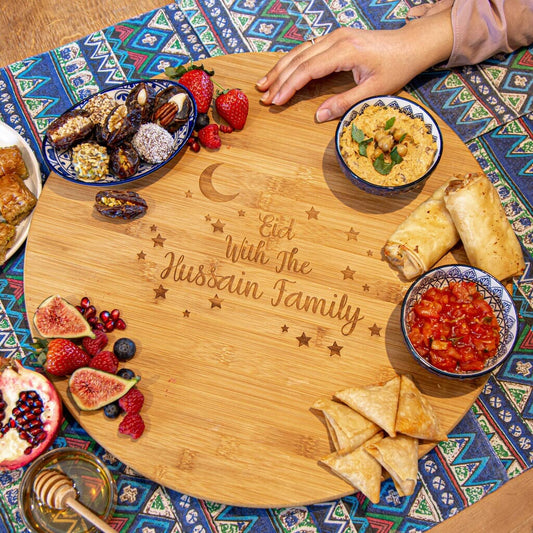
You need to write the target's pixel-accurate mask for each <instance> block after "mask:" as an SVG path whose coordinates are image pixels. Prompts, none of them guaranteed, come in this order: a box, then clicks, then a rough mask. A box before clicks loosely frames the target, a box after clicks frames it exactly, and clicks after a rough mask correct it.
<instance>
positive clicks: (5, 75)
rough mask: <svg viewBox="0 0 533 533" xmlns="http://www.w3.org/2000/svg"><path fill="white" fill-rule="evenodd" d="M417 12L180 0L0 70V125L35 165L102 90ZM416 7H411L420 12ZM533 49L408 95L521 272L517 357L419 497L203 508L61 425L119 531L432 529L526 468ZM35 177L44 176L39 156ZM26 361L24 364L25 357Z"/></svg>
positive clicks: (6, 274)
mask: <svg viewBox="0 0 533 533" xmlns="http://www.w3.org/2000/svg"><path fill="white" fill-rule="evenodd" d="M413 3H414V2H412V1H411V0H409V1H407V2H406V1H399V0H359V1H357V2H356V1H347V0H305V1H303V0H302V1H297V0H294V1H290V0H202V1H200V0H181V1H177V2H175V3H172V4H169V5H168V6H166V7H164V8H162V9H158V10H154V11H151V12H148V13H145V14H143V15H141V16H139V17H136V18H133V19H131V20H127V21H124V22H122V23H120V24H117V25H115V26H113V27H109V28H105V29H103V30H101V31H98V32H95V33H93V34H91V35H88V36H86V37H85V38H83V39H79V40H78V41H75V42H73V43H70V44H67V45H65V46H61V47H59V48H57V49H54V50H51V51H50V52H48V53H45V54H42V55H39V56H36V57H31V58H28V59H25V60H23V61H20V62H17V63H15V64H12V65H9V66H8V67H6V68H3V69H0V118H1V120H2V121H4V122H5V123H6V124H8V125H9V126H11V127H12V128H14V129H15V130H16V131H17V132H19V133H20V134H21V135H22V136H23V137H24V139H26V141H27V142H28V143H29V144H30V145H31V147H32V148H33V150H34V151H35V153H36V154H37V155H38V156H39V154H40V146H41V141H42V138H43V135H44V132H45V131H46V129H47V127H48V125H49V124H50V122H51V121H52V120H54V119H55V118H56V117H57V116H59V115H60V114H61V113H62V112H63V111H64V110H65V109H67V108H68V107H70V106H71V105H72V104H73V103H75V102H77V101H79V100H80V99H82V98H85V97H87V96H89V95H91V94H94V93H96V92H98V91H100V90H102V89H104V88H107V87H112V86H114V85H118V84H121V83H124V82H126V81H133V80H138V79H142V78H149V77H152V76H155V75H158V74H160V73H161V72H162V71H163V70H164V68H165V67H167V66H177V65H179V64H183V63H186V62H188V61H189V60H190V59H192V60H199V59H202V58H205V57H211V56H217V55H222V54H233V53H241V52H249V51H253V52H262V51H283V50H289V49H291V48H292V47H293V46H295V45H297V44H298V43H301V42H302V41H305V40H307V39H308V38H310V37H311V36H317V35H322V34H324V33H327V32H329V31H331V30H332V29H334V28H337V27H339V26H354V27H358V28H364V29H372V28H396V27H398V26H400V25H401V24H403V18H404V17H405V14H406V11H407V9H408V7H409V6H410V5H412V4H413ZM416 3H418V2H416ZM532 83H533V49H532V48H530V49H522V50H519V51H517V52H515V53H514V54H510V55H508V56H501V57H495V58H493V59H491V60H489V61H487V62H486V63H484V64H482V65H479V66H476V67H468V68H463V69H456V70H453V71H449V70H438V69H435V70H431V71H428V72H426V73H424V74H422V75H421V76H419V77H418V78H417V79H415V80H413V82H412V83H411V84H410V86H409V87H407V89H408V90H409V91H410V92H411V93H412V94H413V95H414V96H416V97H417V98H419V99H420V100H422V101H423V102H424V103H425V104H426V105H428V106H429V107H430V108H432V109H433V110H434V112H435V113H436V114H438V115H440V116H441V117H442V118H443V119H444V120H446V121H447V122H448V124H449V125H450V126H451V127H452V129H454V131H455V132H456V133H457V134H458V135H459V136H460V138H461V139H462V140H463V141H464V142H465V143H466V144H467V145H468V147H469V148H470V150H471V151H472V153H473V155H474V156H475V157H476V159H477V160H478V161H479V163H480V165H481V167H482V168H483V169H484V171H485V172H486V173H487V175H488V176H489V178H490V179H491V181H492V182H493V183H494V184H495V185H496V187H497V189H498V192H499V194H500V197H501V199H502V203H503V205H504V207H505V210H506V213H507V216H508V218H509V220H510V221H511V223H512V224H513V227H514V229H515V232H516V233H517V235H518V236H519V238H520V240H521V242H522V244H523V247H524V254H525V257H526V263H527V268H526V271H525V273H524V274H523V276H522V277H521V279H519V280H517V282H516V283H515V285H514V287H513V298H514V301H515V304H516V307H517V309H518V310H519V316H520V330H519V339H518V342H517V345H516V347H515V350H514V353H513V355H512V357H511V358H509V360H508V361H507V362H506V364H505V365H504V366H502V367H501V368H500V369H499V370H498V372H497V373H496V374H494V375H492V376H491V377H490V379H489V381H488V382H487V384H486V386H485V388H484V390H483V392H482V394H481V395H480V396H479V398H478V399H477V401H476V402H475V404H474V405H473V407H472V408H471V409H470V411H469V412H468V413H467V415H466V416H465V417H464V419H463V420H462V421H461V422H460V423H459V424H458V425H457V427H456V428H455V429H454V430H453V431H452V432H451V434H450V435H449V440H448V441H447V442H443V443H441V444H440V445H439V446H437V447H436V448H435V449H434V450H433V451H432V452H430V453H429V454H427V455H426V456H425V457H423V458H422V459H421V461H420V467H419V478H418V481H419V482H418V484H417V487H416V490H415V493H414V494H413V495H412V496H410V497H406V498H400V497H399V496H398V493H397V492H396V490H395V488H394V485H393V484H392V483H391V482H390V481H387V482H384V483H383V485H382V494H381V496H382V497H381V502H380V504H377V505H376V504H372V503H371V502H370V501H369V500H367V499H366V498H364V497H363V496H362V495H361V494H360V493H356V494H354V495H352V496H349V497H346V498H343V499H341V500H338V501H332V502H327V503H322V504H316V505H311V506H308V507H298V508H285V509H245V508H236V507H229V506H225V505H221V504H216V503H213V502H208V501H202V500H198V499H195V498H192V497H189V496H187V495H185V494H181V493H178V492H175V491H172V490H168V489H166V488H164V487H163V486H160V485H158V484H156V483H154V482H151V481H150V480H148V479H145V478H143V477H142V476H139V475H138V474H137V473H136V472H134V471H132V470H131V469H130V468H129V467H127V466H126V465H124V464H122V463H121V462H120V461H118V460H117V459H116V458H115V457H113V456H111V455H110V454H109V453H107V452H106V451H105V450H104V449H103V448H101V447H100V446H99V445H98V444H97V443H96V442H95V441H94V440H93V439H91V437H90V436H88V435H87V434H86V433H85V431H84V430H83V429H82V428H81V427H80V426H79V425H78V424H77V423H76V422H75V421H74V420H73V419H72V418H71V417H70V415H68V414H67V415H66V419H65V423H64V425H63V427H62V430H61V433H60V435H59V437H58V438H57V440H56V442H55V443H54V447H63V446H76V447H80V448H83V449H88V450H91V451H92V452H94V453H96V454H97V455H98V456H99V457H101V458H102V459H103V460H104V461H105V463H106V464H107V465H108V466H109V468H110V470H111V472H112V474H113V475H114V477H115V478H116V482H117V488H118V501H117V506H116V510H115V513H114V518H113V521H112V525H113V526H114V527H115V529H117V531H150V532H152V531H153V532H158V533H163V532H165V533H166V532H169V533H170V532H176V531H190V532H192V531H196V532H219V531H234V532H240V533H248V532H253V533H274V532H276V533H279V532H280V531H281V532H284V533H291V532H294V531H306V532H308V533H313V532H324V533H326V532H331V533H333V532H335V533H339V532H343V533H349V532H353V533H355V532H356V531H365V532H369V533H370V532H377V531H426V530H428V529H430V528H431V527H432V526H434V525H435V524H438V523H440V522H442V521H443V520H446V519H447V518H448V517H450V516H453V515H454V514H456V513H457V512H459V511H461V510H462V509H464V508H465V507H467V506H469V505H472V504H473V503H475V502H476V501H479V500H480V499H481V498H483V497H484V496H485V495H486V494H489V493H490V492H493V491H494V490H496V489H497V488H498V487H499V486H501V484H502V483H504V482H505V481H506V480H508V479H511V478H513V477H515V476H518V475H520V474H521V473H522V472H524V471H525V470H527V469H529V468H531V465H532V463H533V455H532V453H531V449H533V448H532V446H533V331H532V326H533V271H532V260H531V252H532V250H533V228H532V223H533V220H532V217H526V216H524V213H533V185H532V180H531V177H532V174H533V142H532V139H533V133H532V120H531V118H532V115H531V111H532V104H533V93H532V92H531V86H532ZM39 162H40V164H41V169H42V177H43V181H45V180H46V177H47V175H48V173H49V169H48V168H47V167H46V165H45V163H44V161H43V159H42V158H41V159H40V161H39ZM23 262H24V247H22V249H21V250H19V252H18V253H17V254H15V255H14V256H13V257H12V258H11V259H10V260H9V261H8V262H7V263H6V264H5V265H4V266H3V267H2V270H1V271H0V288H1V297H0V355H2V356H6V357H22V356H23V354H28V353H29V352H30V351H31V346H30V343H31V338H30V332H29V328H28V324H27V316H26V309H25V308H24V298H23V284H22V268H23ZM26 362H27V363H28V364H32V363H33V361H32V358H31V356H30V357H28V358H27V360H26ZM22 474H23V472H21V471H13V472H3V473H0V530H3V531H9V532H17V533H23V532H24V531H25V529H24V528H23V526H22V521H21V519H20V516H18V513H19V511H18V509H17V494H18V486H19V484H20V480H21V477H22Z"/></svg>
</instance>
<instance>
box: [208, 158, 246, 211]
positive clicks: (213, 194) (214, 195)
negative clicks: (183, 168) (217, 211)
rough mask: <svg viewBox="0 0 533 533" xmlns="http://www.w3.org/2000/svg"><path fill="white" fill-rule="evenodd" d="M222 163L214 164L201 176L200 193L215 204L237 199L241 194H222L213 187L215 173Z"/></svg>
mask: <svg viewBox="0 0 533 533" xmlns="http://www.w3.org/2000/svg"><path fill="white" fill-rule="evenodd" d="M221 164H222V163H213V164H212V165H209V166H208V167H207V168H205V169H204V170H203V171H202V173H201V174H200V181H199V185H200V191H202V194H203V195H204V196H205V197H206V198H207V199H209V200H211V201H213V202H229V201H231V200H233V199H234V198H236V197H237V196H238V195H239V193H238V192H237V193H235V194H222V193H220V192H218V191H217V190H216V189H215V187H214V185H213V173H214V172H215V170H216V169H217V168H218V167H219V166H220V165H221Z"/></svg>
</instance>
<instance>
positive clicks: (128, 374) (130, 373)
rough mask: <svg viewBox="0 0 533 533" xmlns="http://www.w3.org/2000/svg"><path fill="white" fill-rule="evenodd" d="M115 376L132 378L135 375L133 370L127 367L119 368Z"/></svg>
mask: <svg viewBox="0 0 533 533" xmlns="http://www.w3.org/2000/svg"><path fill="white" fill-rule="evenodd" d="M117 376H120V377H121V378H124V379H133V378H134V377H135V372H134V371H133V370H130V369H129V368H121V369H120V370H119V371H118V372H117Z"/></svg>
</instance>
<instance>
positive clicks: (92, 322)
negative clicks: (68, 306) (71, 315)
mask: <svg viewBox="0 0 533 533" xmlns="http://www.w3.org/2000/svg"><path fill="white" fill-rule="evenodd" d="M87 322H89V324H90V325H91V326H96V324H97V323H98V317H97V316H91V317H89V318H88V319H87Z"/></svg>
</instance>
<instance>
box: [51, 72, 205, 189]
mask: <svg viewBox="0 0 533 533" xmlns="http://www.w3.org/2000/svg"><path fill="white" fill-rule="evenodd" d="M139 83H140V82H130V83H124V84H122V85H118V86H116V87H113V88H111V89H106V90H104V91H101V92H99V93H96V94H93V95H91V96H89V97H87V98H85V99H84V100H82V101H81V102H79V103H77V104H75V105H74V106H72V107H71V108H70V109H67V110H66V111H65V112H68V111H71V110H74V109H80V108H84V107H85V105H86V104H87V102H88V101H89V100H90V99H91V98H94V97H95V96H97V95H99V94H107V95H109V96H111V97H112V98H114V99H115V101H116V102H117V103H124V102H125V101H126V98H127V96H128V94H129V93H130V91H131V90H132V89H133V88H134V87H135V86H137V85H138V84H139ZM143 83H145V84H146V85H150V86H152V87H153V89H154V91H155V92H156V93H157V92H159V91H160V90H162V89H165V88H167V87H170V86H178V87H180V88H182V89H183V90H185V91H186V92H187V93H188V94H189V96H190V99H191V103H192V105H191V111H190V113H189V117H188V120H187V122H186V123H185V124H183V126H181V128H180V129H178V130H177V131H176V132H175V133H174V134H173V137H174V149H173V151H172V153H171V154H170V155H169V156H168V157H167V158H166V159H165V160H164V161H162V162H161V163H157V164H150V163H147V162H145V161H141V162H140V165H139V168H138V169H137V172H136V173H135V174H133V175H132V176H130V177H128V178H124V179H120V178H118V177H117V176H115V175H113V174H111V173H109V174H107V175H106V176H105V177H104V178H103V179H101V180H98V181H84V180H81V179H79V178H78V177H77V175H76V172H75V170H74V166H73V164H72V158H71V150H70V149H67V150H63V149H58V148H55V147H54V146H52V144H51V143H50V141H49V139H48V136H45V138H44V141H43V148H42V150H43V154H44V158H45V160H46V163H47V164H48V166H49V167H50V168H51V169H52V171H53V172H55V173H56V174H58V175H59V176H61V177H62V178H65V179H66V180H68V181H72V182H74V183H79V184H81V185H93V186H97V187H101V186H106V187H108V186H110V185H119V184H122V183H128V182H130V181H135V180H138V179H140V178H143V177H144V176H147V175H148V174H150V173H152V172H154V171H155V170H157V169H158V168H161V167H162V166H163V165H165V164H166V163H168V162H169V161H170V160H171V159H172V158H173V157H175V156H176V154H178V152H179V151H180V150H181V149H182V148H183V147H184V146H186V144H187V140H188V139H189V137H190V136H191V135H192V133H193V131H194V124H195V122H196V116H197V110H196V104H195V102H194V98H193V97H192V95H191V93H190V91H189V90H188V89H187V88H186V87H184V86H183V85H180V84H179V83H177V82H175V81H172V80H165V79H151V80H143Z"/></svg>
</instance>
